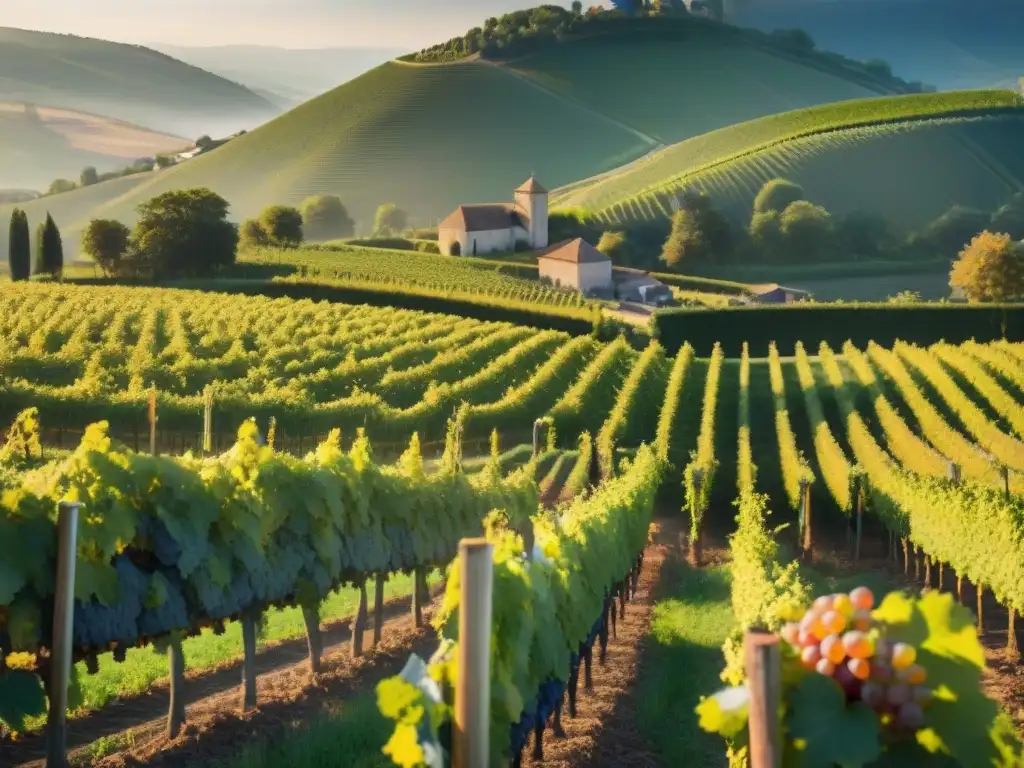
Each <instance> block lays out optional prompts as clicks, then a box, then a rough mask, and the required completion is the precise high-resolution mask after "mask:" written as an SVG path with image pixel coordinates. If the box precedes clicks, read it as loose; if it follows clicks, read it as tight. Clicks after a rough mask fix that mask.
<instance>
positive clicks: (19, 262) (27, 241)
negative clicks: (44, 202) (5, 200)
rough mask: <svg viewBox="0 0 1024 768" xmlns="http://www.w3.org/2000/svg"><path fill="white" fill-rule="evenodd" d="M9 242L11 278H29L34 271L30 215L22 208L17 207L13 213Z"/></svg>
mask: <svg viewBox="0 0 1024 768" xmlns="http://www.w3.org/2000/svg"><path fill="white" fill-rule="evenodd" d="M7 244H8V254H7V258H8V260H9V263H10V272H11V279H12V280H28V278H29V275H30V274H31V271H32V241H31V236H30V234H29V229H28V216H26V215H25V212H24V211H23V210H21V209H20V208H15V209H14V211H13V212H12V213H11V225H10V231H9V235H8V241H7Z"/></svg>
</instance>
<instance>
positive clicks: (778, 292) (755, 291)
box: [749, 283, 811, 304]
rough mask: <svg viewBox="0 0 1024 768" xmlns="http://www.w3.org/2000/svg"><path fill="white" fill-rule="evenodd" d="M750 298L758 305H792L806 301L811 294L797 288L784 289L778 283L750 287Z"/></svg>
mask: <svg viewBox="0 0 1024 768" xmlns="http://www.w3.org/2000/svg"><path fill="white" fill-rule="evenodd" d="M749 292H750V295H751V297H753V299H754V300H755V301H757V302H758V303H759V304H792V303H793V302H794V301H800V300H801V299H806V298H807V297H809V296H810V295H811V294H810V293H809V292H808V291H801V290H800V289H799V288H786V287H785V286H782V285H779V284H778V283H766V284H764V285H752V286H750V289H749Z"/></svg>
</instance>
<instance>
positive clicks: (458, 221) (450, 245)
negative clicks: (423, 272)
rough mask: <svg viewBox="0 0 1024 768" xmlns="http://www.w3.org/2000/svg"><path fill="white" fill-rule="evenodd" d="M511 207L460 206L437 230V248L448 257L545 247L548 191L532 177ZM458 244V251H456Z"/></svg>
mask: <svg viewBox="0 0 1024 768" xmlns="http://www.w3.org/2000/svg"><path fill="white" fill-rule="evenodd" d="M513 200H514V202H512V203H486V204H484V205H460V206H459V207H458V208H456V209H455V210H454V211H453V212H452V213H451V215H449V216H448V217H447V218H446V219H444V221H442V222H441V223H440V224H439V225H438V226H437V244H438V247H439V248H440V250H441V253H443V254H446V255H448V256H451V255H453V251H454V252H455V254H457V255H460V256H478V255H482V254H485V253H502V252H504V253H508V252H509V251H514V250H517V244H518V245H520V246H521V247H522V249H523V250H531V251H536V250H540V249H541V248H546V247H547V244H548V191H547V190H546V189H545V188H544V187H543V186H541V184H540V182H538V181H537V179H536V178H534V177H533V176H531V177H530V178H529V179H528V180H527V181H526V182H525V183H524V184H523V185H522V186H520V187H519V188H518V189H517V190H515V192H514V193H513ZM455 243H458V248H455Z"/></svg>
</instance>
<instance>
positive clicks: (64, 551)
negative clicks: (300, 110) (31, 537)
mask: <svg viewBox="0 0 1024 768" xmlns="http://www.w3.org/2000/svg"><path fill="white" fill-rule="evenodd" d="M78 509H79V505H78V504H77V503H70V502H61V503H60V505H59V506H58V508H57V510H58V512H57V574H56V581H55V582H54V598H53V643H52V646H53V647H52V648H51V649H50V653H51V656H50V679H49V690H48V691H47V693H48V694H49V699H50V709H49V712H48V713H47V718H46V768H65V766H67V764H68V758H67V717H68V683H69V682H70V681H71V652H72V643H73V638H74V635H73V629H74V618H75V561H76V559H77V551H78Z"/></svg>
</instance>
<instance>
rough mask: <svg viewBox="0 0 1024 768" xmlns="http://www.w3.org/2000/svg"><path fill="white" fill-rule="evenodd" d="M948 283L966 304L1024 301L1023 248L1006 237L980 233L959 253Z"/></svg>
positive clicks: (1023, 246)
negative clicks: (969, 302) (958, 292)
mask: <svg viewBox="0 0 1024 768" xmlns="http://www.w3.org/2000/svg"><path fill="white" fill-rule="evenodd" d="M949 284H950V286H952V287H953V288H959V289H961V290H962V291H963V292H964V295H965V296H967V298H968V300H969V301H1014V300H1017V299H1024V245H1021V244H1020V243H1017V242H1014V241H1013V240H1012V239H1010V236H1009V235H996V234H992V233H991V232H982V233H981V234H980V235H978V236H977V237H975V238H974V239H973V240H972V241H971V243H970V245H968V246H967V247H966V248H964V250H963V251H961V252H960V258H959V259H957V261H956V262H954V264H953V269H952V271H951V272H950V276H949Z"/></svg>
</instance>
